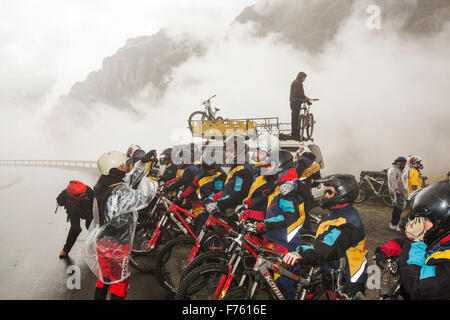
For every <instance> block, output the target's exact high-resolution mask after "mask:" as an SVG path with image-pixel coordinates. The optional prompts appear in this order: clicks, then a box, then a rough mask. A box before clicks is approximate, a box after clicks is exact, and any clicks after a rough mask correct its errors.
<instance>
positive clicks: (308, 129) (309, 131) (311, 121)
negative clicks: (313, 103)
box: [306, 113, 314, 139]
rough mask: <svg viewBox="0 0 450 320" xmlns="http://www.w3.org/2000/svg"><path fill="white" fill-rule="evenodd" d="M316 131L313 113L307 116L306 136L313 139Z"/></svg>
mask: <svg viewBox="0 0 450 320" xmlns="http://www.w3.org/2000/svg"><path fill="white" fill-rule="evenodd" d="M313 131H314V116H313V114H312V113H308V115H306V136H307V137H308V138H309V139H311V138H312V134H313Z"/></svg>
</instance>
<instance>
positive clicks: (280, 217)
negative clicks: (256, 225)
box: [264, 168, 305, 251]
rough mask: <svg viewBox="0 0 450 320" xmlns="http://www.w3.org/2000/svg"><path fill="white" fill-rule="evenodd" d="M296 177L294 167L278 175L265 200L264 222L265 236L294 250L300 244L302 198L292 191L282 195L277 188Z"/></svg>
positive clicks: (303, 215) (302, 217)
mask: <svg viewBox="0 0 450 320" xmlns="http://www.w3.org/2000/svg"><path fill="white" fill-rule="evenodd" d="M297 179H298V176H297V172H296V170H295V168H291V169H289V170H286V171H284V172H282V173H281V174H279V175H278V177H277V180H276V181H275V186H274V189H273V192H272V193H271V194H270V195H269V197H268V200H267V209H266V215H265V219H264V223H265V225H266V228H267V232H266V234H265V237H266V238H267V240H268V241H271V242H276V243H278V244H281V245H282V246H284V247H286V248H287V249H288V250H289V251H294V250H295V248H296V247H297V246H299V245H300V244H301V238H300V229H301V227H302V225H303V222H304V220H305V210H304V203H303V198H302V197H301V196H300V195H299V194H298V193H297V192H295V190H294V191H292V192H290V193H289V194H287V195H283V194H282V193H281V192H280V191H279V189H280V186H281V185H282V184H283V183H284V182H286V181H295V180H297Z"/></svg>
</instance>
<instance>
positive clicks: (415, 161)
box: [408, 156, 423, 169]
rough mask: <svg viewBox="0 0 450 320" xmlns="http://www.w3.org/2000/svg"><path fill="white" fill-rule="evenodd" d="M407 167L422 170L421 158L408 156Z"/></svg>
mask: <svg viewBox="0 0 450 320" xmlns="http://www.w3.org/2000/svg"><path fill="white" fill-rule="evenodd" d="M408 165H409V166H410V167H413V168H416V169H423V165H422V158H421V157H419V156H409V157H408Z"/></svg>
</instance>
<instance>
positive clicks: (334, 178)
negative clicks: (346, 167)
mask: <svg viewBox="0 0 450 320" xmlns="http://www.w3.org/2000/svg"><path fill="white" fill-rule="evenodd" d="M316 182H317V183H323V184H324V185H325V186H332V187H334V188H335V189H336V192H337V194H336V195H335V196H334V197H332V198H329V199H327V198H325V197H322V198H321V199H320V206H321V207H322V208H323V209H329V208H331V207H334V206H337V205H340V204H345V203H349V202H353V201H354V200H355V199H356V198H357V197H358V193H359V185H358V182H357V181H356V179H355V176H353V175H351V174H332V175H329V176H326V177H324V178H322V179H319V180H316Z"/></svg>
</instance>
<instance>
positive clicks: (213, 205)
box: [205, 202, 219, 213]
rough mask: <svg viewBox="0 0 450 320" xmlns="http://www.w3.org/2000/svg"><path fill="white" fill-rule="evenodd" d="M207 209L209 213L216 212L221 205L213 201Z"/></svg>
mask: <svg viewBox="0 0 450 320" xmlns="http://www.w3.org/2000/svg"><path fill="white" fill-rule="evenodd" d="M205 209H206V211H208V212H209V213H215V212H217V211H219V206H218V205H217V202H211V203H208V204H207V205H206V206H205Z"/></svg>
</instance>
